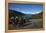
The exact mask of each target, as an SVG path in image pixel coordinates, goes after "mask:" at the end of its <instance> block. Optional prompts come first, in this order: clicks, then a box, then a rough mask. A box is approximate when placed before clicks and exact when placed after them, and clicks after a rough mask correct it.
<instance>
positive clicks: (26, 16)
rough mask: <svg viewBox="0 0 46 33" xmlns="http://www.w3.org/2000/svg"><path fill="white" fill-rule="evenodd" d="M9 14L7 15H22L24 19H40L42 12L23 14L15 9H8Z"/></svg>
mask: <svg viewBox="0 0 46 33" xmlns="http://www.w3.org/2000/svg"><path fill="white" fill-rule="evenodd" d="M9 14H10V15H9V16H10V17H11V16H15V15H18V16H23V17H24V18H26V19H42V18H43V12H41V13H39V14H24V13H21V12H18V11H16V10H10V9H9Z"/></svg>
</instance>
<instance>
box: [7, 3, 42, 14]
mask: <svg viewBox="0 0 46 33" xmlns="http://www.w3.org/2000/svg"><path fill="white" fill-rule="evenodd" d="M8 7H9V9H12V10H16V11H19V12H22V13H25V14H37V13H40V12H41V11H42V9H43V6H42V4H37V5H34V4H16V3H10V4H9V5H8Z"/></svg>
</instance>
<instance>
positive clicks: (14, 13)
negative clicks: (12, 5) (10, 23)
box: [9, 9, 25, 17]
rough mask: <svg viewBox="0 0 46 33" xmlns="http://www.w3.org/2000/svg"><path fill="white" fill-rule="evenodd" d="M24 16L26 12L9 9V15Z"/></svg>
mask: <svg viewBox="0 0 46 33" xmlns="http://www.w3.org/2000/svg"><path fill="white" fill-rule="evenodd" d="M16 15H17V16H23V15H25V14H24V13H21V12H18V11H16V10H10V9H9V16H10V17H11V16H16Z"/></svg>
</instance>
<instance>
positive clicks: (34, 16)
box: [31, 12, 43, 19]
mask: <svg viewBox="0 0 46 33" xmlns="http://www.w3.org/2000/svg"><path fill="white" fill-rule="evenodd" d="M42 18H43V12H41V13H39V14H35V15H32V17H31V19H42Z"/></svg>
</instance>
